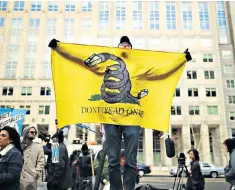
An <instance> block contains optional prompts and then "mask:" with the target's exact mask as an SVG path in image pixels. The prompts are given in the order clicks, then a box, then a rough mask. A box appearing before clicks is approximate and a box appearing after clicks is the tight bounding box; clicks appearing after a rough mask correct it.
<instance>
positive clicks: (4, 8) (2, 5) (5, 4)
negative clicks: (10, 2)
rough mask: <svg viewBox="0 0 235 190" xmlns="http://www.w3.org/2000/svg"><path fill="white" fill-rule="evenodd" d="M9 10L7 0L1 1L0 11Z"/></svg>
mask: <svg viewBox="0 0 235 190" xmlns="http://www.w3.org/2000/svg"><path fill="white" fill-rule="evenodd" d="M6 10H7V1H0V11H6Z"/></svg>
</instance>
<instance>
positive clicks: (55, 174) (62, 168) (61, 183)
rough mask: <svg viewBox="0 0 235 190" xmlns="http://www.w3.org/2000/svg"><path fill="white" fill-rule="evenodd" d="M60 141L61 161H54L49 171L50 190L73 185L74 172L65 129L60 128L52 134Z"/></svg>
mask: <svg viewBox="0 0 235 190" xmlns="http://www.w3.org/2000/svg"><path fill="white" fill-rule="evenodd" d="M53 138H57V139H58V142H59V162H58V163H52V164H51V167H50V168H49V172H48V181H47V189H48V190H65V189H68V188H71V187H72V185H73V181H72V173H71V169H70V165H69V156H68V150H67V148H66V146H65V144H64V135H63V131H62V130H59V131H58V132H57V133H56V134H54V135H53V136H52V139H53Z"/></svg>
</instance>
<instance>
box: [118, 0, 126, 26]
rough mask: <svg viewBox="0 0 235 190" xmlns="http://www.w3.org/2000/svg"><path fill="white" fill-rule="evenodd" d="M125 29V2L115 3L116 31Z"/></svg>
mask: <svg viewBox="0 0 235 190" xmlns="http://www.w3.org/2000/svg"><path fill="white" fill-rule="evenodd" d="M123 28H126V2H125V1H116V29H123Z"/></svg>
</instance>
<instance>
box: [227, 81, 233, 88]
mask: <svg viewBox="0 0 235 190" xmlns="http://www.w3.org/2000/svg"><path fill="white" fill-rule="evenodd" d="M226 85H227V88H235V81H234V80H226Z"/></svg>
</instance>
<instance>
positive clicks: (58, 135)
mask: <svg viewBox="0 0 235 190" xmlns="http://www.w3.org/2000/svg"><path fill="white" fill-rule="evenodd" d="M53 138H57V139H58V141H59V143H62V142H64V132H63V131H62V130H59V131H58V132H56V133H55V134H54V135H53V136H52V139H53Z"/></svg>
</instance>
